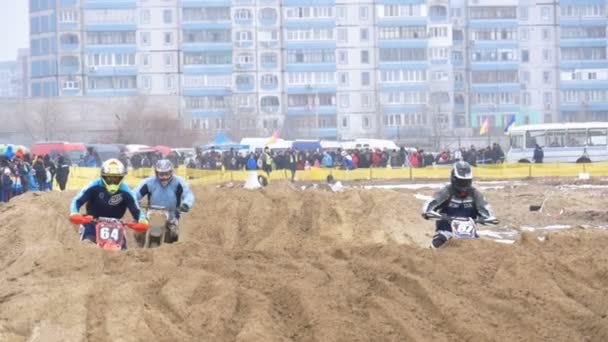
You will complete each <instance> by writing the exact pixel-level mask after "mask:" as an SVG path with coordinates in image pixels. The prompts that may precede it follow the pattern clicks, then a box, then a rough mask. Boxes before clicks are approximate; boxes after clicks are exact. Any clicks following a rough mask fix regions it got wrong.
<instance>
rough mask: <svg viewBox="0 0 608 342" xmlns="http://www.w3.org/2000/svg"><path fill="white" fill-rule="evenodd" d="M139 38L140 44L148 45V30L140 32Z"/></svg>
mask: <svg viewBox="0 0 608 342" xmlns="http://www.w3.org/2000/svg"><path fill="white" fill-rule="evenodd" d="M139 38H140V41H141V45H150V32H141V33H140V34H139Z"/></svg>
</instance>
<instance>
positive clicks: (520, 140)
mask: <svg viewBox="0 0 608 342" xmlns="http://www.w3.org/2000/svg"><path fill="white" fill-rule="evenodd" d="M523 147H524V136H523V135H512V136H511V148H523Z"/></svg>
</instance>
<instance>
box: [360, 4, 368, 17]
mask: <svg viewBox="0 0 608 342" xmlns="http://www.w3.org/2000/svg"><path fill="white" fill-rule="evenodd" d="M368 16H369V14H368V8H367V6H361V7H359V19H361V20H367V18H368Z"/></svg>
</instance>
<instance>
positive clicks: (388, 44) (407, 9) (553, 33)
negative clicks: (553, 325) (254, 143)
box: [29, 0, 608, 139]
mask: <svg viewBox="0 0 608 342" xmlns="http://www.w3.org/2000/svg"><path fill="white" fill-rule="evenodd" d="M607 7H608V0H561V1H559V3H558V2H557V1H551V0H549V1H541V0H403V1H400V0H314V1H311V0H282V1H279V0H206V1H202V0H120V1H119V0H30V27H31V30H30V31H31V35H30V38H31V39H30V40H31V44H30V45H31V46H30V48H31V53H30V68H29V69H30V82H29V83H30V86H29V90H30V95H31V96H137V95H152V96H154V95H178V96H179V97H180V98H181V99H182V105H181V106H179V108H176V110H177V111H179V115H180V116H181V117H182V118H184V120H186V121H187V122H188V123H189V124H190V125H192V127H194V128H198V129H201V130H211V131H232V132H233V133H234V135H235V136H237V137H240V136H247V135H262V134H271V133H272V132H274V131H276V130H280V131H281V132H282V134H283V135H284V136H287V137H311V138H338V139H348V138H353V137H366V136H367V137H371V136H376V137H380V136H382V137H387V138H393V139H400V138H405V137H416V136H421V137H422V136H429V135H435V136H442V135H455V134H458V135H471V134H475V131H476V130H477V129H478V127H479V126H480V125H481V124H482V122H484V121H486V120H488V121H489V123H490V126H491V127H492V128H493V129H494V130H496V131H498V130H501V129H502V128H503V127H504V126H505V125H506V124H507V122H509V121H510V120H511V119H512V118H513V117H515V118H516V120H517V122H518V123H520V124H524V123H540V122H559V121H581V120H607V119H608V71H607V68H608V59H607V58H606V53H607V50H606V49H607V44H606V41H607V39H606V29H607V25H608V24H607V23H608V16H607Z"/></svg>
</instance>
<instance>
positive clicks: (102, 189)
mask: <svg viewBox="0 0 608 342" xmlns="http://www.w3.org/2000/svg"><path fill="white" fill-rule="evenodd" d="M126 175H127V170H126V168H125V166H124V165H123V164H122V163H121V162H120V161H118V160H117V159H108V160H106V161H105V162H104V163H103V164H102V165H101V177H100V178H98V179H95V180H94V181H92V182H91V183H90V184H89V185H87V186H86V187H85V188H84V189H82V190H81V191H80V192H79V193H78V195H76V197H74V199H73V200H72V204H71V206H70V221H72V223H74V224H79V223H80V221H79V220H80V214H79V211H80V207H82V206H83V205H85V204H86V215H90V216H93V217H94V218H98V217H110V218H115V219H121V218H122V217H123V216H124V214H125V212H126V211H127V209H129V212H130V213H131V216H133V218H134V219H137V220H138V222H139V223H142V224H145V225H147V224H148V221H147V220H146V217H145V215H144V214H143V212H142V211H141V210H140V209H139V204H138V202H137V200H136V196H135V194H134V193H133V192H132V191H131V189H130V188H129V187H128V186H127V185H126V184H124V183H123V180H124V177H125V176H126ZM80 239H81V241H92V242H96V236H95V223H94V222H91V223H85V224H82V225H81V226H80ZM125 248H126V240H125V245H124V246H123V249H125Z"/></svg>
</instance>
